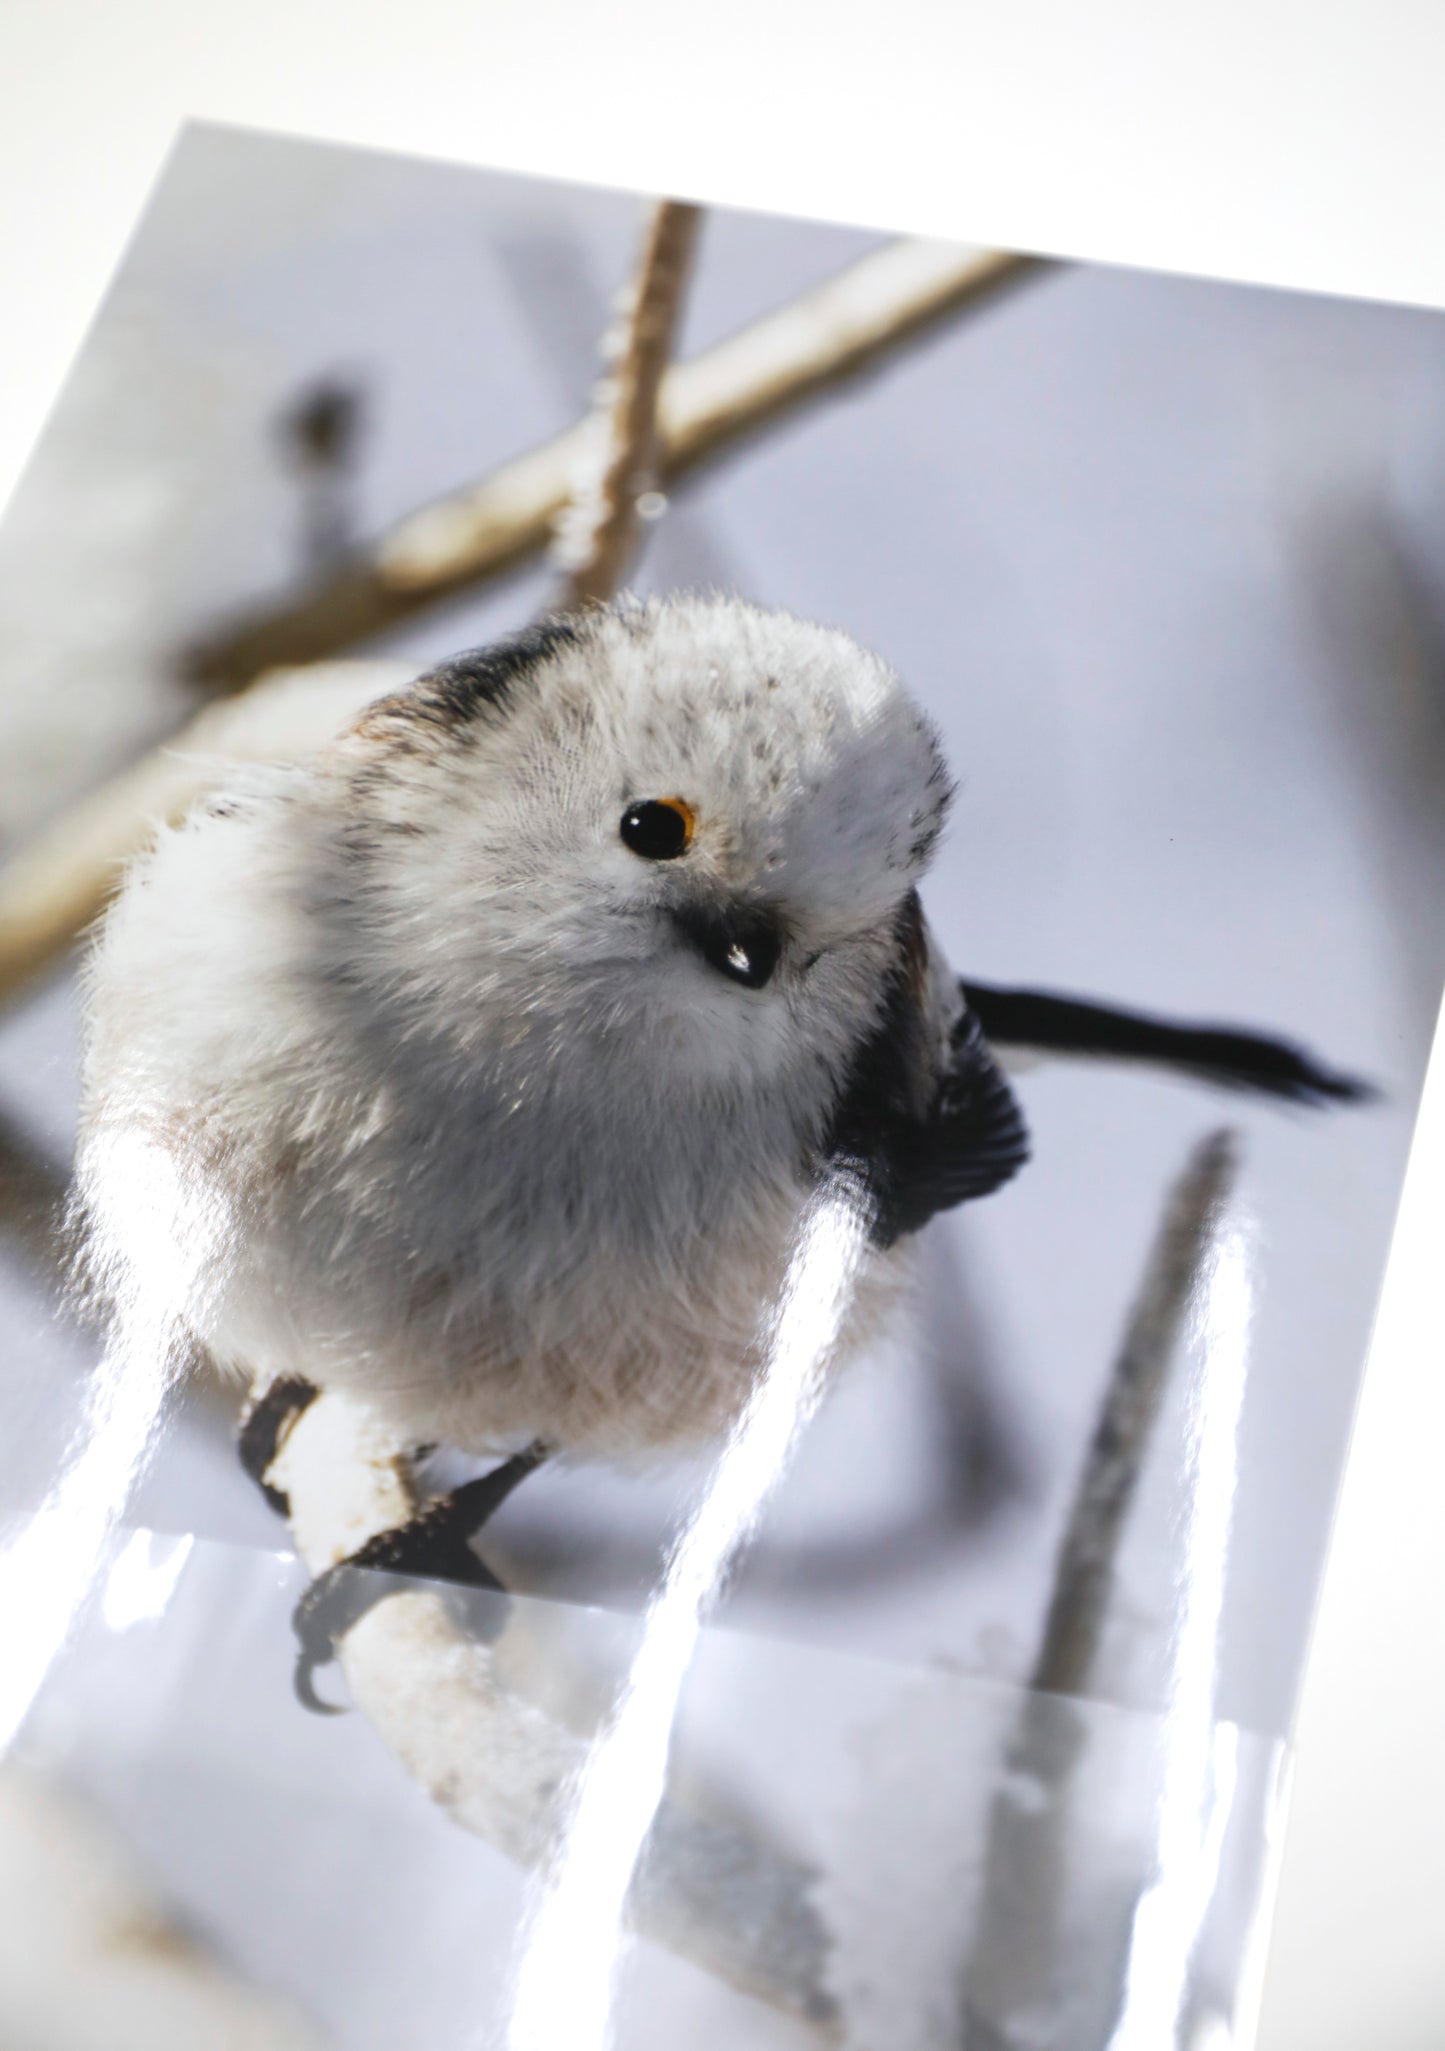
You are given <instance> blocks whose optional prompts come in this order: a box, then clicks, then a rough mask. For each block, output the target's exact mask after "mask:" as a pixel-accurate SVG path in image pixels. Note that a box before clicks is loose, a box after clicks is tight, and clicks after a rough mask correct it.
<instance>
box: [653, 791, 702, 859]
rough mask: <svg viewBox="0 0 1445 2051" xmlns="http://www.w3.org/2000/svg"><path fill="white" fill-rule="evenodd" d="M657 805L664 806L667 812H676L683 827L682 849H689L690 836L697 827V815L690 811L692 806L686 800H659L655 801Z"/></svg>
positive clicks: (690, 844)
mask: <svg viewBox="0 0 1445 2051" xmlns="http://www.w3.org/2000/svg"><path fill="white" fill-rule="evenodd" d="M657 803H658V804H659V805H666V807H667V809H668V811H669V812H676V814H677V816H678V818H679V819H681V821H682V825H683V833H684V836H685V838H684V840H683V843H682V844H683V847H684V848H685V849H686V848H690V847H691V846H692V836H693V833H694V831H695V830H696V827H697V814H696V812H694V810H693V809H692V806H691V805H690V804H689V803H688V802H687V799H686V798H659V799H658V800H657Z"/></svg>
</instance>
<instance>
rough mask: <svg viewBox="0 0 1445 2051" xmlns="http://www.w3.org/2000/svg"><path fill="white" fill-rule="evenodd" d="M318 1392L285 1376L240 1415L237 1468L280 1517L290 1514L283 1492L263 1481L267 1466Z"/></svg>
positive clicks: (257, 1395) (294, 1378)
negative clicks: (239, 1467) (246, 1476)
mask: <svg viewBox="0 0 1445 2051" xmlns="http://www.w3.org/2000/svg"><path fill="white" fill-rule="evenodd" d="M318 1393H319V1392H318V1391H317V1390H316V1389H314V1388H313V1387H312V1385H311V1383H310V1382H304V1381H302V1379H301V1377H300V1376H299V1375H286V1376H284V1377H283V1378H282V1379H281V1380H279V1381H274V1382H270V1383H268V1384H267V1386H266V1387H265V1388H264V1389H262V1390H260V1391H259V1393H257V1394H253V1395H252V1396H251V1398H250V1400H249V1401H248V1403H247V1404H246V1407H245V1409H244V1410H243V1411H242V1412H241V1423H240V1428H239V1430H238V1431H237V1433H236V1452H237V1454H238V1456H239V1458H240V1462H241V1465H242V1466H243V1467H244V1468H245V1470H246V1472H247V1473H248V1474H249V1475H250V1477H251V1479H252V1481H254V1482H255V1484H256V1486H257V1488H259V1489H260V1491H261V1493H262V1495H263V1496H264V1497H265V1498H266V1500H267V1502H268V1503H269V1504H270V1505H271V1508H272V1509H273V1510H274V1511H275V1512H276V1514H277V1515H278V1516H280V1517H287V1516H289V1515H290V1514H291V1505H290V1503H289V1502H288V1501H287V1499H286V1494H285V1491H284V1490H283V1489H279V1488H276V1487H274V1486H273V1485H272V1484H271V1482H270V1481H268V1480H267V1478H266V1477H267V1475H268V1474H269V1473H270V1471H271V1463H272V1461H273V1460H274V1459H275V1458H276V1455H277V1454H278V1453H279V1452H280V1450H281V1447H282V1445H283V1444H284V1443H285V1439H286V1434H287V1432H289V1431H290V1429H291V1427H292V1425H293V1424H294V1423H295V1422H296V1420H297V1418H298V1417H299V1416H300V1415H301V1413H302V1411H303V1410H306V1409H308V1408H309V1407H310V1405H311V1404H312V1403H314V1402H315V1401H316V1397H317V1395H318Z"/></svg>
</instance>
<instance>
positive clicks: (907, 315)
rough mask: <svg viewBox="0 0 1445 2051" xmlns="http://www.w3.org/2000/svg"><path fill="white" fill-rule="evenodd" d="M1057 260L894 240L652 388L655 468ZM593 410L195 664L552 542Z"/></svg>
mask: <svg viewBox="0 0 1445 2051" xmlns="http://www.w3.org/2000/svg"><path fill="white" fill-rule="evenodd" d="M1049 268H1051V267H1050V266H1048V265H1046V264H1044V263H1042V262H1040V261H1039V260H1038V259H1036V258H1032V257H1023V256H1013V255H1009V254H1006V253H1002V252H1000V251H998V250H979V249H969V248H962V247H959V246H958V245H956V244H953V243H940V242H923V241H912V240H905V241H898V242H890V243H887V244H885V245H884V247H883V248H881V249H878V250H875V251H874V252H873V253H872V254H871V255H869V256H866V257H864V258H863V259H862V261H861V262H859V263H856V264H854V265H852V266H851V268H849V269H848V270H846V271H843V272H841V273H840V275H839V276H837V277H836V278H831V279H829V280H828V282H827V283H826V284H823V285H820V286H817V287H816V288H815V289H814V290H813V291H811V292H805V293H803V294H802V296H801V297H800V298H797V299H794V300H792V301H790V302H789V303H788V304H787V305H786V306H781V307H779V308H777V309H776V310H775V311H774V312H773V313H770V314H766V315H764V316H763V318H762V319H761V320H758V321H755V322H754V323H753V324H752V325H751V326H750V327H747V328H744V329H742V330H741V331H740V332H739V333H738V334H736V335H734V336H732V337H731V338H730V339H729V340H727V341H725V342H721V343H719V344H718V345H717V347H716V348H713V349H709V350H707V351H706V352H705V353H704V354H703V355H701V356H696V357H694V358H692V360H691V361H689V362H687V363H679V364H675V365H674V366H673V367H672V368H671V369H670V370H669V371H668V372H667V374H666V376H665V377H664V378H663V381H662V387H661V391H660V393H659V395H658V406H657V424H658V450H657V474H658V481H659V483H660V485H662V486H664V487H666V486H669V485H672V484H675V483H676V482H677V481H678V480H679V479H680V478H682V477H683V476H685V475H687V474H688V473H690V472H691V471H693V470H694V469H696V468H697V466H698V465H699V464H700V463H702V462H704V461H705V460H706V459H708V458H709V457H712V456H716V455H719V454H721V453H723V452H724V451H725V450H727V449H729V448H732V447H734V446H736V444H737V443H738V442H740V441H741V440H743V439H744V438H745V437H747V436H748V435H751V434H754V433H756V432H757V431H758V430H759V429H760V428H763V427H767V426H770V425H771V424H772V423H773V422H774V421H776V420H780V419H782V418H784V417H785V416H787V415H788V414H790V413H792V412H794V411H795V410H796V409H797V408H798V407H800V406H802V405H804V404H806V403H807V402H808V401H810V400H813V399H816V398H819V397H821V396H822V395H824V394H825V393H828V392H831V391H834V390H836V389H838V388H839V387H843V386H846V385H847V384H848V383H849V382H851V381H852V380H853V379H855V378H857V377H859V376H860V375H861V374H862V373H864V372H866V371H869V370H872V369H875V368H877V367H878V366H879V365H881V364H883V363H885V362H886V361H888V359H889V358H890V357H891V356H892V355H894V354H895V352H896V351H898V350H899V349H900V348H902V347H903V346H904V345H905V344H907V343H909V342H911V341H913V340H914V339H916V338H917V337H919V336H921V335H923V334H926V333H928V332H929V331H930V330H932V329H934V328H935V327H937V326H939V325H940V324H941V323H942V322H944V321H946V320H948V319H949V318H950V317H952V316H954V315H957V314H962V313H964V312H967V311H969V310H971V309H973V308H976V307H980V306H984V305H986V304H988V303H990V302H991V301H992V300H993V298H994V297H995V295H996V294H997V293H998V292H999V291H1000V290H1002V289H1003V288H1005V287H1007V286H1009V285H1012V284H1015V283H1017V282H1019V281H1020V280H1022V279H1025V278H1029V277H1033V276H1036V275H1040V274H1042V273H1043V272H1045V271H1046V270H1048V269H1049ZM587 437H588V426H587V423H586V422H585V421H583V422H581V423H579V424H578V425H577V426H574V427H572V428H569V429H568V430H567V431H566V432H565V433H564V434H560V435H558V436H557V437H556V438H555V439H554V440H552V441H549V442H545V443H543V444H542V445H541V446H540V447H539V448H535V449H532V450H530V451H528V452H527V453H526V454H525V455H522V456H518V457H517V458H516V459H515V460H514V461H512V462H510V463H505V464H503V465H502V467H501V468H500V469H499V470H496V471H494V472H493V473H492V475H491V476H490V477H488V478H487V479H485V481H484V482H482V483H481V484H478V485H476V486H474V487H473V488H472V489H470V490H468V491H464V492H460V493H458V494H456V495H455V496H454V497H451V498H447V499H443V500H440V501H438V502H437V503H435V504H433V505H431V506H427V507H423V508H422V509H421V510H420V511H419V512H416V513H413V514H412V515H411V516H410V517H409V518H407V519H405V520H403V521H401V522H400V524H399V525H398V526H396V527H394V528H393V529H392V531H391V533H390V534H389V535H386V536H384V537H383V538H382V540H381V541H380V542H379V543H378V544H377V545H376V546H375V547H374V548H373V549H371V550H370V551H368V552H367V553H365V554H362V555H359V556H357V557H355V558H353V560H352V561H351V562H349V563H347V564H346V565H345V566H343V567H342V568H341V569H339V570H337V571H336V572H335V574H334V575H332V576H330V577H328V578H325V579H323V580H322V581H321V582H319V583H317V584H315V585H313V586H312V587H311V588H310V589H309V590H306V591H303V592H302V593H301V594H300V596H299V597H296V598H294V599H291V600H289V601H287V602H285V603H282V604H280V605H278V606H275V607H270V608H267V609H266V610H265V611H264V612H261V613H257V614H255V615H253V616H252V617H250V618H249V619H245V620H242V621H240V622H238V623H237V624H236V625H234V626H233V627H231V628H229V629H227V630H225V631H223V632H222V633H220V634H219V635H217V636H216V637H215V638H214V639H213V640H211V641H209V642H207V643H205V644H204V645H202V646H201V647H199V648H197V649H196V650H195V651H194V652H193V655H192V658H191V665H190V666H191V669H192V671H193V673H194V674H195V676H196V677H197V679H198V680H199V681H201V682H203V683H207V684H209V685H211V686H212V687H213V688H216V689H222V690H234V689H237V688H239V687H240V686H242V685H244V684H247V683H249V682H250V680H251V679H252V678H253V677H256V676H259V675H260V674H261V673H262V672H263V671H265V670H268V669H273V668H277V667H280V666H282V665H286V664H295V663H305V662H315V661H317V660H319V659H320V658H322V657H325V656H330V655H335V654H337V653H339V652H340V651H342V650H344V649H347V648H351V647H354V646H355V645H356V644H357V643H358V642H359V641H362V640H364V639H365V638H366V637H367V636H368V635H371V634H377V633H380V632H381V631H382V630H383V629H384V628H386V627H390V626H393V625H394V624H395V623H396V622H397V621H398V620H402V619H405V618H408V617H409V616H410V615H412V614H413V613H416V612H420V611H422V610H423V609H424V608H426V607H427V606H431V605H435V604H436V603H437V602H438V601H440V600H442V599H446V598H450V597H452V596H454V595H455V594H456V593H457V592H459V591H463V590H466V589H468V588H470V587H472V586H474V585H476V584H478V583H480V582H481V581H482V580H484V579H485V578H488V577H492V576H495V575H497V574H498V573H500V572H501V571H504V570H509V569H512V568H514V567H515V566H516V565H517V564H519V563H521V562H523V561H525V560H526V558H527V557H528V556H530V555H534V554H535V553H537V552H538V551H539V550H540V549H543V548H545V547H546V545H547V543H548V541H549V540H550V538H551V536H552V532H553V529H554V526H555V523H556V521H557V519H558V516H559V515H560V514H561V512H562V511H563V508H564V507H565V506H566V505H567V504H568V502H569V500H570V499H571V496H572V488H573V481H574V478H575V477H576V474H577V470H578V466H579V464H582V463H585V461H586V457H587Z"/></svg>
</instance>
